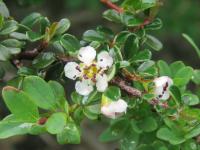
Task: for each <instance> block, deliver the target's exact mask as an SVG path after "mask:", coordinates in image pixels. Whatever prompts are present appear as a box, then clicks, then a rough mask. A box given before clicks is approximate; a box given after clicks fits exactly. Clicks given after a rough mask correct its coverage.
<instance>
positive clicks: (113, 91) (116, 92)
mask: <svg viewBox="0 0 200 150" xmlns="http://www.w3.org/2000/svg"><path fill="white" fill-rule="evenodd" d="M104 96H106V97H108V98H109V99H111V100H113V101H117V100H118V99H119V98H120V97H121V90H120V88H118V87H116V86H110V87H108V88H107V89H106V91H105V92H104Z"/></svg>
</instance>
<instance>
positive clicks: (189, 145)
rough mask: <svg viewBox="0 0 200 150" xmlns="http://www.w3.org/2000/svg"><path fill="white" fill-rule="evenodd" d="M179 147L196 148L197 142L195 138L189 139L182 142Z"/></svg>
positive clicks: (190, 149) (185, 149) (184, 149)
mask: <svg viewBox="0 0 200 150" xmlns="http://www.w3.org/2000/svg"><path fill="white" fill-rule="evenodd" d="M181 149H182V150H198V148H197V143H196V141H195V140H193V139H190V140H188V141H186V142H185V143H183V144H182V146H181Z"/></svg>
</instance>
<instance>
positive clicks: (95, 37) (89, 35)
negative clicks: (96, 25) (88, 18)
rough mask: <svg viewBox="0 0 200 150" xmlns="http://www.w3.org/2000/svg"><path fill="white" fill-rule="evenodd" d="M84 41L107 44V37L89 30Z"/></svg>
mask: <svg viewBox="0 0 200 150" xmlns="http://www.w3.org/2000/svg"><path fill="white" fill-rule="evenodd" d="M83 40H85V41H88V42H92V41H98V42H101V43H102V42H105V40H106V39H105V37H104V36H103V35H102V34H101V33H99V32H97V31H95V30H88V31H86V32H85V33H84V34H83Z"/></svg>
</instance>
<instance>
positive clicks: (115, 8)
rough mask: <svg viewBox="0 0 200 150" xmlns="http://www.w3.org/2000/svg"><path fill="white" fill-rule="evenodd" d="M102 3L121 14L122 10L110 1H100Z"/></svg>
mask: <svg viewBox="0 0 200 150" xmlns="http://www.w3.org/2000/svg"><path fill="white" fill-rule="evenodd" d="M100 1H101V2H102V3H104V4H106V5H107V6H108V7H109V8H111V9H114V10H116V11H117V12H119V13H123V12H124V10H123V8H121V7H119V6H117V5H116V4H114V3H112V2H111V1H110V0H100Z"/></svg>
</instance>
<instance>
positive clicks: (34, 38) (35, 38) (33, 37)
mask: <svg viewBox="0 0 200 150" xmlns="http://www.w3.org/2000/svg"><path fill="white" fill-rule="evenodd" d="M26 36H27V38H28V40H30V41H31V42H36V41H39V40H41V39H43V38H44V35H42V34H40V33H37V32H32V31H28V32H26Z"/></svg>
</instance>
